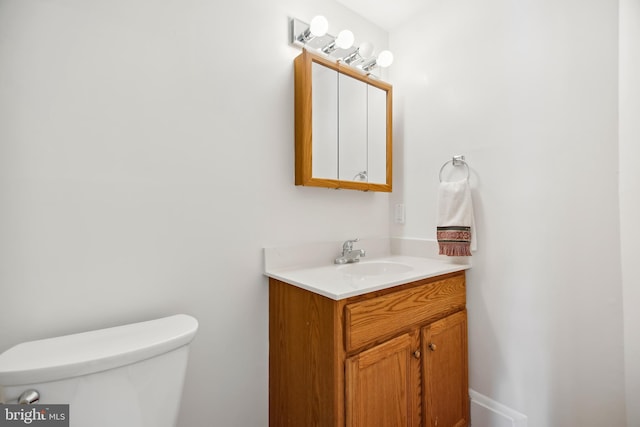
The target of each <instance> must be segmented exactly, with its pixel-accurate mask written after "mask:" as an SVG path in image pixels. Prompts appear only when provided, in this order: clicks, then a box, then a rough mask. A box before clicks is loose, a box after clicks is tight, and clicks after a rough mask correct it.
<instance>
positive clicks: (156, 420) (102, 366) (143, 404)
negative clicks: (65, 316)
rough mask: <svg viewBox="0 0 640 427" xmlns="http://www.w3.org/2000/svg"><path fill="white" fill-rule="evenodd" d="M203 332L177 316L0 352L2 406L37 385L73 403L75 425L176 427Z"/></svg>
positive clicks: (46, 397) (52, 399)
mask: <svg viewBox="0 0 640 427" xmlns="http://www.w3.org/2000/svg"><path fill="white" fill-rule="evenodd" d="M197 329H198V321H197V320H196V319H194V318H193V317H191V316H187V315H184V314H178V315H175V316H170V317H165V318H162V319H156V320H151V321H147V322H141V323H134V324H129V325H124V326H118V327H114V328H107V329H101V330H96V331H90V332H84V333H80V334H74V335H66V336H62V337H56V338H49V339H44V340H38V341H30V342H25V343H22V344H18V345H17V346H15V347H12V348H10V349H9V350H7V351H6V352H4V353H2V354H0V403H17V399H18V397H19V396H20V395H21V394H22V393H23V392H24V391H26V390H29V389H34V390H36V391H37V392H38V393H39V394H40V400H39V401H38V402H37V403H38V404H68V405H69V426H70V427H175V425H176V419H177V416H178V409H179V406H180V398H181V396H182V385H183V382H184V375H185V370H186V367H187V356H188V351H189V343H190V342H191V340H192V339H193V337H194V336H195V334H196V331H197Z"/></svg>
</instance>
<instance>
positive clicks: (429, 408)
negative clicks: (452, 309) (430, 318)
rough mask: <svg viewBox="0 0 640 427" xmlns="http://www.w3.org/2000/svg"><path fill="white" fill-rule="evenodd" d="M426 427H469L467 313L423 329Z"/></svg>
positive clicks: (452, 316)
mask: <svg viewBox="0 0 640 427" xmlns="http://www.w3.org/2000/svg"><path fill="white" fill-rule="evenodd" d="M422 354H423V355H424V357H423V363H424V389H425V393H424V398H423V399H424V400H423V405H424V409H425V411H424V425H425V426H427V427H465V426H467V425H468V422H469V385H468V381H469V380H468V371H467V312H466V310H463V311H461V312H458V313H456V314H453V315H451V316H449V317H445V318H444V319H442V320H439V321H437V322H434V323H432V324H431V325H429V326H427V327H425V328H423V330H422Z"/></svg>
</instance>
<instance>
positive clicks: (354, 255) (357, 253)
mask: <svg viewBox="0 0 640 427" xmlns="http://www.w3.org/2000/svg"><path fill="white" fill-rule="evenodd" d="M358 240H360V239H353V240H347V241H345V242H344V243H343V244H342V256H339V257H338V258H336V260H335V263H336V264H350V263H352V262H358V261H360V257H361V256H365V255H366V252H365V250H364V249H356V250H354V249H353V244H354V243H355V242H357V241H358Z"/></svg>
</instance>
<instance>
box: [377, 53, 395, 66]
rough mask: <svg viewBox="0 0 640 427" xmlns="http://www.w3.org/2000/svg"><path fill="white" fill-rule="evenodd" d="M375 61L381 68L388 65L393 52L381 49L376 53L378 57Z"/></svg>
mask: <svg viewBox="0 0 640 427" xmlns="http://www.w3.org/2000/svg"><path fill="white" fill-rule="evenodd" d="M376 63H377V64H378V66H380V67H383V68H384V67H388V66H389V65H391V64H392V63H393V53H391V52H389V51H388V50H383V51H382V52H380V53H379V54H378V59H377V60H376Z"/></svg>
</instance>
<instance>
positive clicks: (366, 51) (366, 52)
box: [358, 42, 373, 59]
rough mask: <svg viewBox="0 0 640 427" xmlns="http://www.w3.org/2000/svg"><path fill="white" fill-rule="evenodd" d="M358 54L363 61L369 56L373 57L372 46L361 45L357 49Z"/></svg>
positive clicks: (367, 44)
mask: <svg viewBox="0 0 640 427" xmlns="http://www.w3.org/2000/svg"><path fill="white" fill-rule="evenodd" d="M358 53H359V54H360V56H361V57H362V58H364V59H366V58H368V57H370V56H371V55H373V45H372V44H371V43H368V42H364V43H362V44H361V45H360V47H359V48H358Z"/></svg>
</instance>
